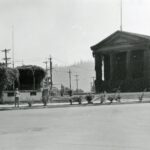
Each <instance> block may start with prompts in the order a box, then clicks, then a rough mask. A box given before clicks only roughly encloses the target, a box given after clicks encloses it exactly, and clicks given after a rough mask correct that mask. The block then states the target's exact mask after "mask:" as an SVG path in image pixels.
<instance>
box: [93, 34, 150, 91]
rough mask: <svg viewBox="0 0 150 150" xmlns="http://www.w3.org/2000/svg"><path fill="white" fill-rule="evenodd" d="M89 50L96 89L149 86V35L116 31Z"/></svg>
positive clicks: (133, 88) (127, 88)
mask: <svg viewBox="0 0 150 150" xmlns="http://www.w3.org/2000/svg"><path fill="white" fill-rule="evenodd" d="M91 50H92V51H93V56H94V58H95V71H96V80H95V86H96V92H102V91H110V92H112V91H115V90H116V89H120V90H121V91H123V92H128V91H129V92H133V91H143V90H144V89H145V88H146V89H147V90H150V36H146V35H141V34H135V33H130V32H124V31H116V32H115V33H113V34H111V35H110V36H108V37H107V38H106V39H104V40H102V41H101V42H99V43H98V44H96V45H94V46H92V47H91Z"/></svg>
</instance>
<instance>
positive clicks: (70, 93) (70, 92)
mask: <svg viewBox="0 0 150 150" xmlns="http://www.w3.org/2000/svg"><path fill="white" fill-rule="evenodd" d="M68 73H69V86H70V91H69V95H70V96H72V90H71V70H70V69H69V72H68Z"/></svg>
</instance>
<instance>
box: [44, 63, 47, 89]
mask: <svg viewBox="0 0 150 150" xmlns="http://www.w3.org/2000/svg"><path fill="white" fill-rule="evenodd" d="M43 63H44V64H45V65H46V68H45V70H46V78H45V79H46V86H47V85H48V78H47V77H48V75H47V73H48V72H47V70H48V69H47V64H48V61H44V62H43Z"/></svg>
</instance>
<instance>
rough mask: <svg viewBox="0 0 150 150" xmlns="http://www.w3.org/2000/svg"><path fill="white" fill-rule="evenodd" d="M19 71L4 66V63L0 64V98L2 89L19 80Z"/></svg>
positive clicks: (0, 98)
mask: <svg viewBox="0 0 150 150" xmlns="http://www.w3.org/2000/svg"><path fill="white" fill-rule="evenodd" d="M18 79H19V72H18V70H17V69H13V68H6V67H5V66H4V65H0V100H1V101H2V98H3V91H4V90H5V89H7V88H9V87H12V86H13V85H14V84H15V82H18V81H19V80H18Z"/></svg>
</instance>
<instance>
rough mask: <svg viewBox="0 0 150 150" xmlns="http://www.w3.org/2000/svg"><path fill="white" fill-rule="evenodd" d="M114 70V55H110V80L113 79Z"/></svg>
mask: <svg viewBox="0 0 150 150" xmlns="http://www.w3.org/2000/svg"><path fill="white" fill-rule="evenodd" d="M114 69H115V55H114V53H111V54H110V80H113V79H114Z"/></svg>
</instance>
